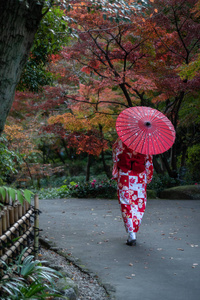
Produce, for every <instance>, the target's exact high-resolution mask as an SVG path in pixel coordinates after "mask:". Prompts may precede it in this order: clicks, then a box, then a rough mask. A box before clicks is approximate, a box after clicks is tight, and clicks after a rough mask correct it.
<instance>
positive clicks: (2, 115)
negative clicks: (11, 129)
mask: <svg viewBox="0 0 200 300" xmlns="http://www.w3.org/2000/svg"><path fill="white" fill-rule="evenodd" d="M43 6H44V0H42V1H41V0H40V1H37V0H27V1H19V0H1V1H0V135H1V133H2V131H3V129H4V124H5V121H6V118H7V116H8V113H9V111H10V109H11V106H12V103H13V100H14V94H15V89H16V86H17V84H18V82H19V79H20V75H21V73H22V71H23V68H24V65H25V63H26V61H27V59H28V56H29V52H30V49H31V46H32V44H33V41H34V36H35V33H36V31H37V29H38V25H39V23H40V21H41V19H42V8H43Z"/></svg>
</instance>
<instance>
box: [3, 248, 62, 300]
mask: <svg viewBox="0 0 200 300" xmlns="http://www.w3.org/2000/svg"><path fill="white" fill-rule="evenodd" d="M26 250H27V249H24V250H23V252H22V253H21V254H20V256H19V257H18V259H17V260H16V262H14V264H12V265H9V266H8V265H7V264H6V263H5V262H3V264H4V271H3V272H4V274H3V277H2V279H1V280H0V294H1V299H2V300H6V299H7V300H18V299H20V300H25V299H26V300H27V299H32V300H34V299H41V300H43V299H47V298H49V297H50V296H54V297H55V296H59V294H58V292H57V291H56V289H55V280H56V279H57V278H59V277H61V274H59V273H58V272H57V271H55V270H53V269H51V268H48V267H45V266H43V264H44V263H45V262H44V261H39V260H34V257H33V256H32V255H29V256H27V257H26V258H25V259H24V260H22V258H23V255H24V253H25V252H26ZM4 275H7V276H4Z"/></svg>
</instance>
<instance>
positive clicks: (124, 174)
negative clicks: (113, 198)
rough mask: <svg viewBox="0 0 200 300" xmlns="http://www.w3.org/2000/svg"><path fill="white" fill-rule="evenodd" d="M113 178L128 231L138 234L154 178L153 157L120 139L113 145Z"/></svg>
mask: <svg viewBox="0 0 200 300" xmlns="http://www.w3.org/2000/svg"><path fill="white" fill-rule="evenodd" d="M113 163H114V165H113V177H114V179H115V180H117V182H118V186H117V194H118V200H119V203H120V205H121V211H122V217H123V220H124V225H125V228H126V231H127V232H128V233H130V232H137V231H138V230H139V227H140V224H141V221H142V217H143V215H144V211H145V207H146V200H147V196H146V187H147V183H150V182H151V180H152V176H153V164H152V156H150V155H144V154H140V153H137V152H134V151H133V150H131V149H129V148H128V147H127V146H126V145H125V144H124V143H123V142H122V141H121V140H120V139H117V141H116V142H115V144H114V145H113Z"/></svg>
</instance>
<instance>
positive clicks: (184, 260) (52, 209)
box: [40, 199, 200, 300]
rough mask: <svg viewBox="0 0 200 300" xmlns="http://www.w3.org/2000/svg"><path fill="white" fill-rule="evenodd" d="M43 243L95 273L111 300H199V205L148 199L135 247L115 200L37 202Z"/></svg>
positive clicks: (199, 202) (199, 203)
mask: <svg viewBox="0 0 200 300" xmlns="http://www.w3.org/2000/svg"><path fill="white" fill-rule="evenodd" d="M40 210H41V211H42V214H41V215H40V228H41V229H42V230H43V231H42V233H41V238H42V239H46V238H47V239H49V240H50V241H52V242H54V243H55V244H56V246H58V247H59V248H62V249H63V250H64V252H66V253H67V254H68V255H71V256H72V257H74V258H77V259H80V261H81V264H82V265H84V266H85V267H86V268H88V269H89V270H90V271H91V272H93V273H95V274H97V275H98V276H99V278H100V281H101V282H102V283H103V284H105V285H107V287H109V289H110V290H111V291H112V290H113V291H115V292H114V295H115V299H116V300H124V299H126V300H133V299H136V300H137V299H144V300H158V299H159V300H160V299H162V300H188V299H189V300H197V299H200V296H199V295H200V201H198V200H148V202H147V208H146V211H145V215H144V218H143V221H142V225H141V227H140V231H139V233H138V237H137V245H136V247H130V246H127V245H126V244H125V241H126V238H127V235H126V232H125V229H124V226H123V221H122V218H121V213H120V209H119V205H118V202H117V200H106V199H57V200H40Z"/></svg>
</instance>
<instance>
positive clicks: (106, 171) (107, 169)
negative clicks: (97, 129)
mask: <svg viewBox="0 0 200 300" xmlns="http://www.w3.org/2000/svg"><path fill="white" fill-rule="evenodd" d="M101 158H102V163H103V169H104V171H105V173H106V176H107V177H108V178H109V179H110V178H112V171H111V170H110V167H109V166H108V165H107V164H106V161H105V157H104V151H103V150H102V152H101Z"/></svg>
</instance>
